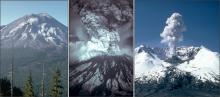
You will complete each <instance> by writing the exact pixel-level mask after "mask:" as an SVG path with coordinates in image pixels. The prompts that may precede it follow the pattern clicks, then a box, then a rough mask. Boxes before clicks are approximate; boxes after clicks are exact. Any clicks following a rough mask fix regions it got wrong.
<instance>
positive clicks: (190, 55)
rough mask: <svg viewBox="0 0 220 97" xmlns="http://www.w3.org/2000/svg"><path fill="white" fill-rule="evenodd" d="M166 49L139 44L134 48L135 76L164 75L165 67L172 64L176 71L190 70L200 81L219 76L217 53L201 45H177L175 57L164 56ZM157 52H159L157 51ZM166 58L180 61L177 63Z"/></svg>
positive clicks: (151, 76) (146, 77)
mask: <svg viewBox="0 0 220 97" xmlns="http://www.w3.org/2000/svg"><path fill="white" fill-rule="evenodd" d="M166 51H167V49H163V48H150V47H146V46H143V45H141V46H139V47H137V48H136V49H135V75H136V76H135V78H137V79H141V80H149V79H154V80H155V79H156V80H158V79H159V78H160V77H164V74H165V73H166V72H167V68H169V67H171V66H174V67H175V68H176V69H178V71H181V72H183V73H184V72H190V73H191V74H192V76H195V77H196V78H198V79H201V80H202V81H206V80H211V81H213V82H215V81H216V78H218V77H219V54H218V53H216V52H212V51H210V50H209V49H207V48H205V47H203V46H201V47H192V46H191V47H178V48H177V49H176V52H177V53H176V58H178V60H176V59H175V58H174V59H172V58H171V59H168V58H164V56H165V54H166ZM158 52H159V53H158ZM167 60H175V61H181V62H179V63H178V62H177V63H178V64H173V63H170V62H169V61H167Z"/></svg>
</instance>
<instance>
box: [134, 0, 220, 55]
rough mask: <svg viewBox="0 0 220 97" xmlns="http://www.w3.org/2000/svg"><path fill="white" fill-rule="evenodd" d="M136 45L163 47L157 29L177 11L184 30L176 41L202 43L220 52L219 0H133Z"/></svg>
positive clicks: (192, 43)
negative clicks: (179, 39)
mask: <svg viewBox="0 0 220 97" xmlns="http://www.w3.org/2000/svg"><path fill="white" fill-rule="evenodd" d="M135 7H136V9H135V40H136V46H138V45H140V44H146V45H149V46H159V47H164V46H165V44H161V43H160V41H161V37H160V33H161V32H162V31H163V29H164V27H165V22H166V19H167V18H168V17H169V16H170V15H171V14H172V13H173V12H178V13H180V14H181V15H182V16H183V20H184V23H185V25H186V27H187V30H186V31H185V32H183V36H184V39H183V41H182V42H180V43H179V44H178V45H185V46H190V45H193V46H200V45H203V46H205V47H207V48H209V49H211V50H213V51H217V52H220V50H219V45H220V2H219V0H135Z"/></svg>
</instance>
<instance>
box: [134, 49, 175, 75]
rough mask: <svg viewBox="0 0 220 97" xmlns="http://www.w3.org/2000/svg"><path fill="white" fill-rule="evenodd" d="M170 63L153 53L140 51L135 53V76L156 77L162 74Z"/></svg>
mask: <svg viewBox="0 0 220 97" xmlns="http://www.w3.org/2000/svg"><path fill="white" fill-rule="evenodd" d="M136 50H137V49H136ZM170 65H171V64H169V63H166V62H164V61H163V60H161V59H159V58H158V57H157V56H156V55H155V54H153V53H148V52H147V51H141V52H139V53H136V54H135V78H142V77H143V76H146V77H147V79H158V78H160V77H163V76H164V71H165V70H166V67H167V66H170Z"/></svg>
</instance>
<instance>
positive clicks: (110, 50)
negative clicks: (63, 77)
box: [69, 0, 133, 97]
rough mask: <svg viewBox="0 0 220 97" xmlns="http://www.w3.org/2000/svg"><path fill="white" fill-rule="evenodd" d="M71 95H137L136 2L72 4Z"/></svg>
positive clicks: (73, 1) (86, 0)
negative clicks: (134, 42)
mask: <svg viewBox="0 0 220 97" xmlns="http://www.w3.org/2000/svg"><path fill="white" fill-rule="evenodd" d="M69 16H70V17H69V45H70V47H69V58H70V59H69V61H70V62H69V88H70V90H69V94H70V97H71V96H123V97H126V96H132V95H133V0H70V1H69Z"/></svg>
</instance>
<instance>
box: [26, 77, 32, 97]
mask: <svg viewBox="0 0 220 97" xmlns="http://www.w3.org/2000/svg"><path fill="white" fill-rule="evenodd" d="M24 97H34V89H33V82H32V77H31V73H30V74H29V76H28V78H27V80H26V81H25V86H24Z"/></svg>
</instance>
